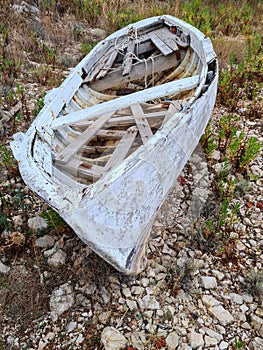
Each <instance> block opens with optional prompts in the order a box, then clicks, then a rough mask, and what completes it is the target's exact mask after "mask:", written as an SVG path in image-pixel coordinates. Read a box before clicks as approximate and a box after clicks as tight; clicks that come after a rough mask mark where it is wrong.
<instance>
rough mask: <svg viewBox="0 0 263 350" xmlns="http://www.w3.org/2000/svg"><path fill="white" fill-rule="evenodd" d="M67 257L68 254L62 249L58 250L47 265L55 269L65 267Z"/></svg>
mask: <svg viewBox="0 0 263 350" xmlns="http://www.w3.org/2000/svg"><path fill="white" fill-rule="evenodd" d="M66 257H67V255H66V253H65V252H64V251H63V250H62V249H58V250H57V251H56V252H55V253H54V254H53V255H52V256H51V257H50V258H48V260H47V263H48V265H50V266H55V267H57V266H60V265H64V264H65V262H66Z"/></svg>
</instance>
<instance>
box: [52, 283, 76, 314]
mask: <svg viewBox="0 0 263 350" xmlns="http://www.w3.org/2000/svg"><path fill="white" fill-rule="evenodd" d="M73 303H74V293H73V289H72V286H71V285H70V284H69V283H64V284H63V285H61V286H60V287H59V288H57V289H55V290H54V291H53V292H52V294H51V297H50V310H51V318H52V320H53V321H56V320H57V319H58V317H59V316H60V315H61V314H63V312H64V311H66V310H68V309H69V308H70V307H71V306H72V305H73Z"/></svg>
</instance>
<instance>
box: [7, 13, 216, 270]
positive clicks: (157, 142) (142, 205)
mask: <svg viewBox="0 0 263 350" xmlns="http://www.w3.org/2000/svg"><path fill="white" fill-rule="evenodd" d="M160 20H161V21H164V22H165V23H168V24H169V25H173V26H177V28H182V31H183V33H184V34H185V33H186V34H187V35H189V38H190V45H189V50H191V52H192V51H193V52H195V53H196V55H198V60H199V61H198V65H197V66H198V67H197V68H196V69H197V70H198V72H200V74H199V75H198V84H197V83H196V74H194V77H192V78H191V77H189V78H187V77H183V79H182V80H181V81H182V85H183V87H184V88H185V90H191V89H192V90H193V87H194V90H193V92H192V94H191V96H190V97H188V98H187V101H186V104H185V105H184V107H183V108H182V110H179V111H174V113H172V114H171V113H170V114H171V115H169V118H167V121H166V122H165V123H164V124H163V125H162V126H161V127H160V128H159V130H158V131H157V132H156V133H155V134H154V135H153V136H151V137H150V138H149V140H148V141H147V142H143V145H141V146H140V147H138V148H137V149H136V150H135V151H134V152H133V153H132V154H130V155H127V157H125V158H124V159H122V160H121V162H119V164H118V163H116V164H115V166H114V167H112V168H110V167H109V165H108V167H107V164H106V165H105V168H104V169H110V170H108V171H105V172H104V173H103V174H102V176H101V177H100V178H99V179H97V181H96V182H93V183H91V184H87V183H85V182H84V180H85V179H84V175H83V174H85V171H84V170H83V172H82V174H81V181H78V179H79V175H75V174H74V167H71V168H70V167H69V164H70V162H71V161H72V159H73V160H74V161H72V164H76V160H79V159H82V158H83V157H82V158H81V157H80V155H78V154H80V153H78V152H80V150H83V147H84V148H85V147H86V148H85V150H86V151H87V147H88V146H89V144H88V143H87V142H86V143H85V144H84V143H83V142H82V140H81V138H82V139H83V138H85V137H89V135H88V134H89V133H90V132H91V131H92V130H91V129H88V127H87V129H86V130H85V131H84V132H83V133H82V134H81V133H78V134H77V136H76V138H75V139H74V140H73V141H72V147H73V148H74V147H75V148H74V149H73V151H72V147H71V148H70V147H69V146H68V145H65V146H63V147H62V148H61V149H59V152H57V151H56V148H55V146H54V145H55V140H56V135H57V134H56V130H60V129H61V128H62V129H63V128H64V129H63V130H68V129H66V127H67V125H69V124H70V123H71V124H72V123H73V121H74V123H81V122H82V123H83V121H84V122H85V120H86V121H87V120H89V119H88V118H90V119H92V118H94V116H98V117H97V119H96V120H95V122H96V123H97V125H98V128H99V127H100V121H101V120H102V119H103V118H104V119H105V120H106V122H105V123H108V124H109V123H110V122H112V121H114V118H115V117H116V116H113V117H110V118H111V119H109V118H108V117H107V116H104V115H105V113H106V112H107V113H109V112H112V113H113V112H115V111H116V110H117V111H119V110H124V109H125V108H128V107H129V106H137V107H138V106H139V107H140V106H145V105H143V103H144V101H146V100H147V98H148V99H149V94H152V95H151V96H152V98H156V99H157V98H160V96H162V95H163V96H167V95H169V94H171V91H172V92H173V93H174V92H175V91H176V93H178V83H175V84H173V83H172V82H171V83H167V84H168V85H166V86H167V89H170V90H169V93H167V91H165V88H166V87H164V84H162V85H159V86H158V88H156V87H154V88H150V89H148V90H146V89H145V90H142V91H140V92H136V93H134V94H130V95H128V96H122V97H117V98H115V99H114V100H111V98H110V97H109V98H106V97H105V94H102V98H103V96H104V101H105V102H102V103H100V104H97V105H96V104H95V103H96V101H98V100H99V99H100V95H99V94H98V95H95V96H94V95H92V96H90V99H93V98H94V99H95V100H96V101H95V103H93V104H94V106H91V107H88V108H83V109H81V110H77V111H73V112H72V113H68V114H65V113H64V114H63V115H62V114H61V111H62V110H63V108H65V105H67V104H68V106H70V103H69V101H71V100H72V97H73V96H74V94H75V93H76V91H78V89H79V88H80V86H81V84H82V83H83V80H84V79H86V77H84V76H83V70H82V68H83V67H85V69H86V70H88V69H89V67H90V69H91V66H92V64H91V63H92V62H93V59H94V57H95V56H97V55H98V54H99V53H100V52H102V54H104V55H105V52H107V50H105V47H107V45H108V46H109V44H108V43H109V41H111V42H112V41H115V40H117V39H116V38H119V37H121V36H123V35H124V34H125V33H126V32H127V31H128V30H129V28H130V27H131V26H129V28H124V29H122V30H120V31H119V32H116V33H114V34H112V35H111V36H110V37H109V38H107V39H106V40H105V41H103V42H101V43H99V44H98V46H97V47H96V48H94V49H93V51H92V52H91V53H90V54H89V55H87V57H85V58H84V59H83V60H82V61H81V62H80V63H79V65H78V66H77V67H76V68H75V69H74V70H73V71H72V72H71V74H70V76H69V77H68V78H67V79H66V80H65V81H64V83H63V84H62V85H61V86H60V87H59V88H57V89H56V90H55V91H53V95H49V97H48V99H47V100H48V101H47V103H46V105H45V106H44V108H43V110H42V111H41V112H40V114H39V115H38V117H37V118H36V120H35V121H34V122H33V124H32V125H31V127H30V129H29V130H28V131H27V133H26V134H23V133H18V134H15V135H14V141H13V142H12V143H11V147H12V151H13V153H14V156H15V158H16V159H17V160H18V164H19V169H20V172H21V175H22V178H23V179H24V181H25V183H26V184H27V185H28V186H29V187H30V188H31V189H32V190H33V191H34V192H36V193H37V194H38V195H39V196H40V197H42V198H43V199H44V200H45V201H46V202H47V203H48V204H49V205H50V206H51V207H53V208H54V209H55V210H56V211H57V212H58V213H59V214H60V215H61V216H62V217H63V219H64V220H65V221H66V222H67V223H68V224H69V225H70V226H71V227H72V228H73V230H74V231H75V232H76V233H77V235H78V236H79V237H80V238H81V240H82V241H84V242H85V243H86V244H87V245H88V246H89V247H91V248H92V249H93V250H94V251H95V252H96V253H97V254H99V255H100V256H101V257H102V258H104V259H105V260H106V261H108V262H109V263H110V264H111V265H113V266H114V267H115V268H116V269H118V270H119V271H121V272H123V273H125V274H136V273H138V272H140V271H141V269H142V260H143V256H144V246H145V242H146V241H147V238H148V236H149V233H150V231H151V227H152V224H153V222H154V219H155V217H156V214H157V213H158V211H159V209H160V207H161V205H162V203H163V201H164V200H165V198H166V196H167V194H168V193H169V191H170V189H171V188H172V187H173V185H174V183H175V181H176V179H177V177H178V176H179V174H180V172H181V170H182V169H183V167H184V165H185V164H186V162H187V161H188V159H189V157H190V155H191V154H192V152H193V150H194V149H195V147H196V146H197V144H198V142H199V139H200V137H201V135H202V134H203V132H204V130H205V127H206V125H207V123H208V120H209V118H210V116H211V113H212V109H213V106H214V103H215V99H216V91H217V80H218V67H217V60H216V56H215V54H214V51H213V48H212V45H211V42H210V40H209V39H208V38H206V37H204V36H203V34H202V33H200V32H199V31H198V30H196V29H195V28H193V27H192V26H190V25H188V24H186V23H184V22H182V21H180V20H178V19H175V18H173V17H171V16H163V17H154V18H150V19H147V20H144V21H141V22H138V23H136V24H135V25H133V27H134V28H137V29H138V31H139V30H140V28H145V27H147V26H148V25H152V24H153V23H155V22H158V23H159V22H160ZM179 43H180V41H179ZM182 45H183V43H181V46H182ZM179 46H180V45H179ZM164 53H165V50H164ZM157 59H158V58H157ZM90 61H91V63H89V62H90ZM156 62H157V61H156ZM93 63H94V62H93ZM132 69H134V68H133V67H132ZM209 73H210V78H211V76H212V78H211V79H210V81H208V76H209ZM179 81H180V80H179ZM105 82H106V79H105ZM175 82H176V81H175ZM95 84H98V85H99V84H100V80H98V81H97V83H95ZM169 84H170V85H169ZM176 84H177V85H176ZM189 84H190V85H189ZM191 84H193V87H192V86H191ZM188 86H189V88H188ZM192 90H191V91H192ZM164 91H165V92H164ZM160 92H161V93H160ZM158 94H159V95H160V96H159V95H158ZM147 96H148V97H147ZM97 103H98V102H97ZM68 109H69V107H68ZM137 110H138V108H137ZM132 111H133V110H132ZM165 113H168V112H165ZM135 114H136V113H135ZM135 114H134V115H133V116H134V117H135V119H136V118H137V115H135ZM126 119H127V118H126ZM147 120H148V119H147ZM102 121H103V120H102ZM103 122H104V121H103ZM108 124H107V125H108ZM136 124H137V127H138V128H139V131H140V132H139V134H140V135H141V137H142V138H143V132H144V131H143V130H142V129H140V127H141V126H140V124H139V122H138V120H136ZM136 124H135V125H136ZM103 125H106V124H103ZM93 126H94V124H93ZM95 127H96V125H95ZM59 128H60V129H59ZM148 129H149V128H148ZM72 130H73V131H74V128H73V129H72ZM100 130H101V128H100ZM98 132H99V131H96V133H98ZM146 132H147V131H146ZM149 132H151V130H148V133H149ZM72 135H73V136H74V132H72ZM96 135H97V134H96ZM73 136H72V137H73ZM144 136H145V135H144ZM146 136H147V134H146ZM92 137H93V134H92ZM125 137H126V140H127V134H126V136H125ZM128 137H129V135H128ZM90 138H91V137H90ZM84 141H85V140H84ZM58 144H59V143H58V142H57V143H56V147H58ZM122 151H123V149H122ZM83 152H84V151H82V153H81V155H82V154H84V153H83ZM74 157H75V158H74ZM104 158H105V157H104ZM112 158H114V156H112ZM65 159H66V161H65ZM61 162H62V163H61ZM63 162H64V163H63ZM61 164H62V165H61ZM63 169H66V172H64V171H63ZM69 169H71V170H70V171H71V173H69ZM72 169H73V170H72ZM79 169H80V167H79V165H78V166H77V167H76V174H77V173H78V172H79ZM98 169H99V170H100V171H102V170H101V169H102V168H101V167H100V166H97V165H94V166H93V171H94V174H96V171H98ZM95 170H96V171H95ZM94 176H95V175H94ZM83 179H84V180H83Z"/></svg>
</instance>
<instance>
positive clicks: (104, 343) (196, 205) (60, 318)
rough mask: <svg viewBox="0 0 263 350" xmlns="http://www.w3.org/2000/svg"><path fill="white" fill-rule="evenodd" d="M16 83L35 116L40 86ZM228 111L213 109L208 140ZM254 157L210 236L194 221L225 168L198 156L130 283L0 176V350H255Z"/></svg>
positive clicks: (260, 213) (259, 340) (259, 241)
mask: <svg viewBox="0 0 263 350" xmlns="http://www.w3.org/2000/svg"><path fill="white" fill-rule="evenodd" d="M19 6H20V5H19ZM16 10H17V11H20V10H21V9H20V8H19V7H18V8H17V9H16ZM31 10H32V9H31ZM89 33H90V32H89ZM93 35H97V36H100V35H103V32H101V31H100V30H97V31H96V30H95V32H93ZM68 50H69V54H70V57H71V59H70V60H71V62H75V61H77V60H78V59H79V58H80V57H79V52H80V47H79V46H76V45H75V46H74V47H73V46H72V48H71V49H68ZM69 66H71V65H70V64H69ZM58 73H59V74H61V76H66V75H67V74H68V70H64V71H63V72H62V71H61V70H60V71H59V72H58ZM33 75H34V74H33ZM19 82H20V83H21V84H22V83H23V80H22V79H21V78H20V80H19ZM24 85H25V98H26V101H27V108H28V110H29V111H31V112H32V111H33V110H34V108H35V101H36V99H37V98H40V97H41V96H43V92H44V91H45V90H48V88H49V87H48V86H43V84H41V82H39V81H38V82H32V81H31V82H30V81H29V82H28V83H26V84H24ZM259 101H261V102H260V103H262V100H259ZM18 107H19V106H18ZM23 108H24V107H23ZM3 110H5V106H3ZM245 110H246V106H243V105H242V106H241V107H240V114H239V115H238V119H239V126H242V130H245V131H246V133H247V134H248V135H251V136H256V137H257V138H258V139H259V140H260V141H261V142H263V133H262V130H263V129H262V125H263V124H262V118H258V117H257V118H256V119H255V118H247V117H246V114H245ZM227 113H228V111H227V110H226V109H225V107H223V106H221V105H220V104H219V103H217V105H216V108H215V110H214V114H213V117H212V127H213V128H214V129H215V130H216V128H217V127H218V124H217V121H218V119H219V118H220V117H222V116H223V115H226V114H227ZM4 118H6V119H3V118H2V120H1V122H2V133H1V134H3V133H4V134H5V135H8V137H7V138H6V140H5V144H6V145H7V149H9V146H8V144H9V142H10V140H11V136H12V127H13V125H12V124H11V123H10V124H8V126H7V123H6V120H7V119H8V114H7V113H4ZM33 118H34V116H33V115H32V114H31V116H30V119H29V120H27V121H26V122H24V123H21V125H18V126H17V125H16V126H15V128H16V131H17V130H18V129H19V130H21V131H25V130H26V128H27V126H28V124H30V121H31V120H32V119H33ZM3 130H4V132H3ZM262 157H263V153H262V150H261V152H260V153H259V155H258V156H257V158H256V159H255V160H253V161H252V162H251V163H250V166H249V172H248V174H250V175H249V176H248V175H247V176H244V175H240V177H239V178H238V183H237V184H236V185H235V188H236V191H235V194H234V199H233V201H234V202H235V201H236V202H238V203H239V210H238V215H235V216H234V217H233V220H234V221H233V222H232V223H231V228H232V231H231V232H228V231H226V229H225V227H224V224H223V225H222V227H220V232H212V230H204V227H203V223H204V222H205V220H206V219H207V218H209V212H213V208H214V207H216V205H217V203H216V199H215V198H216V197H215V194H214V191H215V182H216V179H217V175H218V173H219V172H220V171H221V169H222V166H223V165H222V161H221V158H220V152H219V151H218V150H215V151H214V152H213V153H212V155H211V156H210V157H207V156H206V155H205V154H204V150H203V149H202V147H201V146H199V147H198V148H197V149H196V150H195V152H194V154H193V155H192V157H191V159H190V160H189V162H188V164H187V166H186V167H185V169H184V170H183V172H182V174H181V176H180V177H179V178H178V182H177V183H176V184H175V187H174V189H173V191H172V192H171V193H170V195H169V197H168V198H167V200H166V202H165V203H164V206H163V208H162V210H161V212H160V214H159V216H158V218H157V220H156V222H155V223H154V226H153V229H152V232H151V237H150V240H149V244H148V247H147V254H146V256H147V261H146V266H145V269H144V270H143V272H141V273H140V274H139V275H138V276H133V277H128V276H124V275H122V274H120V273H118V272H117V271H115V270H114V269H113V268H112V267H110V266H109V265H108V264H107V263H105V262H104V261H103V260H102V259H100V258H99V257H98V256H97V255H95V254H94V253H93V252H92V251H91V250H90V249H89V248H88V247H86V246H85V245H84V244H83V243H82V242H81V241H80V240H79V239H78V237H77V236H76V235H75V234H74V232H72V230H71V229H70V228H69V227H68V226H67V225H66V224H65V223H64V222H63V221H60V220H59V219H58V217H57V216H52V215H53V214H49V215H43V213H44V214H46V213H49V209H48V208H47V206H46V204H45V203H43V202H42V201H41V200H40V199H39V198H38V197H36V196H35V195H34V194H33V193H32V192H31V191H30V190H29V189H28V188H27V187H26V186H25V185H24V183H23V181H22V179H21V177H20V175H19V173H18V171H17V168H16V165H15V163H13V162H12V161H11V162H10V166H9V167H2V168H1V178H2V181H1V209H2V208H3V206H4V204H5V208H8V214H9V216H8V222H9V226H8V227H9V229H7V228H6V226H5V223H3V222H1V221H0V227H1V230H2V233H1V242H0V243H1V245H0V348H1V349H28V350H29V349H94V350H95V349H106V350H117V349H126V350H147V349H149V350H154V349H163V350H164V349H165V350H173V349H177V350H192V349H199V350H201V349H211V350H212V349H213V350H223V349H229V350H230V349H232V350H233V349H249V350H261V349H263V272H262V265H263V178H262V174H263V162H262ZM5 165H6V163H5ZM5 210H6V209H5ZM231 215H232V213H231V212H229V213H228V220H230V221H231V220H232V216H231ZM224 230H225V231H224Z"/></svg>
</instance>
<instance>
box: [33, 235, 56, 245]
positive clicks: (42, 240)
mask: <svg viewBox="0 0 263 350" xmlns="http://www.w3.org/2000/svg"><path fill="white" fill-rule="evenodd" d="M54 243H55V240H54V238H53V237H52V236H50V235H45V236H43V237H39V238H37V239H36V241H35V246H36V247H38V248H51V247H53V245H54Z"/></svg>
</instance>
